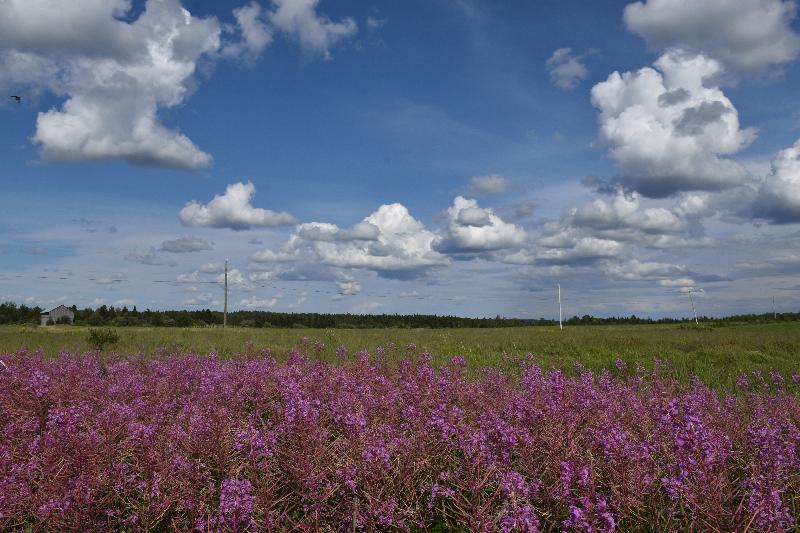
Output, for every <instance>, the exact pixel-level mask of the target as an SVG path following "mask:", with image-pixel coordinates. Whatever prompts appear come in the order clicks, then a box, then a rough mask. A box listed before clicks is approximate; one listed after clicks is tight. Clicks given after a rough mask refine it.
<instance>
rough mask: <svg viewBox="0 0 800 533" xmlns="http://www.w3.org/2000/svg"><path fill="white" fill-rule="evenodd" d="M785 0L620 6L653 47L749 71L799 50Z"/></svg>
mask: <svg viewBox="0 0 800 533" xmlns="http://www.w3.org/2000/svg"><path fill="white" fill-rule="evenodd" d="M796 15H797V5H796V4H795V2H793V1H790V0H696V1H687V0H646V1H644V2H634V3H632V4H629V5H628V6H627V7H626V8H625V12H624V19H625V24H626V25H627V27H628V29H630V30H631V31H633V32H635V33H637V34H639V35H641V36H642V37H643V38H644V39H645V40H646V41H647V44H648V45H649V47H650V48H652V49H655V50H665V49H668V48H681V49H683V50H686V51H689V52H694V53H701V54H705V55H707V56H710V57H713V58H715V59H717V60H719V61H721V62H722V63H723V64H724V65H725V66H726V67H729V68H732V69H735V70H740V71H752V70H757V69H761V68H764V67H768V66H771V65H780V64H782V63H787V62H789V61H792V60H794V59H796V58H797V56H798V54H800V35H798V33H797V32H796V31H795V30H794V29H793V28H792V22H793V20H794V19H795V17H796Z"/></svg>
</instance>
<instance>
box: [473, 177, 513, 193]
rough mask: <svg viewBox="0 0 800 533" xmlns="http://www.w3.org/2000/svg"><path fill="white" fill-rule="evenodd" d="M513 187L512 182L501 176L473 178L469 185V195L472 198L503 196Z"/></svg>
mask: <svg viewBox="0 0 800 533" xmlns="http://www.w3.org/2000/svg"><path fill="white" fill-rule="evenodd" d="M510 186H511V180H509V179H508V178H506V177H504V176H501V175H499V174H489V175H486V176H473V177H472V178H470V180H469V185H467V194H469V195H472V196H490V195H492V194H503V193H504V192H506V191H507V190H508V188H509V187H510Z"/></svg>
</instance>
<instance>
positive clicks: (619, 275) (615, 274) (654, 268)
mask: <svg viewBox="0 0 800 533" xmlns="http://www.w3.org/2000/svg"><path fill="white" fill-rule="evenodd" d="M606 274H608V275H609V276H611V277H612V278H616V279H622V280H626V281H642V280H668V279H674V278H677V277H681V276H685V275H686V267H684V266H681V265H673V264H670V263H659V262H655V261H639V260H637V259H633V260H631V261H629V262H627V263H620V264H614V265H608V266H607V268H606Z"/></svg>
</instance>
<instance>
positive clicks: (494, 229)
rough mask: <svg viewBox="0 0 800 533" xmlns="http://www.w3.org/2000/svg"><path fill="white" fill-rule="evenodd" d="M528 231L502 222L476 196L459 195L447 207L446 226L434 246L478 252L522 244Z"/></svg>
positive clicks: (450, 251)
mask: <svg viewBox="0 0 800 533" xmlns="http://www.w3.org/2000/svg"><path fill="white" fill-rule="evenodd" d="M525 237H526V234H525V230H523V229H522V228H519V227H517V226H516V225H514V224H511V223H509V222H505V221H503V220H502V219H501V218H500V217H499V216H497V215H496V214H494V211H492V210H491V209H488V208H482V207H480V206H479V205H478V202H477V201H476V200H473V199H469V198H464V197H463V196H457V197H456V198H455V200H453V205H452V206H451V207H449V208H448V209H447V227H446V228H445V231H444V234H443V235H441V236H439V237H438V238H437V239H436V241H435V242H434V248H435V249H436V250H437V251H439V252H442V253H447V254H464V253H466V254H475V253H482V252H489V251H493V250H500V249H502V248H512V247H518V246H521V245H522V244H523V243H524V241H525Z"/></svg>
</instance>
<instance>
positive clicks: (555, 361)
mask: <svg viewBox="0 0 800 533" xmlns="http://www.w3.org/2000/svg"><path fill="white" fill-rule="evenodd" d="M116 331H117V332H118V333H119V335H120V340H119V342H118V343H117V344H116V345H115V346H113V347H111V348H107V349H106V351H116V352H118V353H120V354H135V353H144V354H154V353H158V351H162V350H160V349H163V348H165V347H166V348H167V351H169V352H175V351H180V352H190V351H192V352H197V353H201V354H207V353H208V352H211V351H215V352H217V353H218V354H219V355H220V356H221V357H229V356H231V355H234V354H236V353H239V352H246V351H252V350H254V349H259V348H262V347H265V346H268V347H270V348H271V349H272V350H273V353H274V354H275V356H276V357H278V358H282V357H284V356H285V355H286V354H287V353H288V352H289V351H290V350H291V349H292V348H294V347H298V346H300V339H301V337H303V336H306V337H308V338H309V339H310V340H311V341H312V342H313V341H314V340H317V339H318V340H321V341H322V342H323V343H325V350H324V351H323V352H322V353H320V354H318V355H317V356H318V357H320V358H322V359H326V360H334V359H335V349H336V347H337V346H339V345H344V346H346V347H347V348H348V350H349V351H350V352H351V353H353V352H356V351H358V350H362V349H366V350H371V351H372V350H374V349H375V348H376V347H378V346H385V345H386V344H387V343H388V342H393V343H395V344H396V345H397V347H398V350H397V352H396V354H404V353H405V346H406V345H407V344H409V343H412V342H413V343H415V344H416V345H417V348H418V351H423V350H427V351H430V352H432V353H433V354H434V362H435V363H437V364H439V363H442V362H443V361H446V360H447V359H449V358H450V357H451V356H453V355H463V356H465V357H466V359H467V363H468V366H469V368H470V369H471V370H473V371H474V370H477V369H479V368H481V367H487V366H491V367H499V368H504V367H507V366H508V365H510V364H511V363H510V362H509V361H508V359H507V358H504V357H503V356H502V354H503V352H506V353H508V354H525V353H528V352H530V353H533V354H534V355H535V356H536V361H537V362H538V363H539V364H540V365H542V366H543V367H545V368H551V367H557V368H562V369H565V370H570V369H572V368H573V366H574V364H575V362H577V361H579V362H580V363H581V364H583V365H584V366H585V367H588V368H591V369H593V370H599V369H601V368H609V367H611V366H612V365H613V361H614V358H616V357H620V358H621V359H622V360H623V361H626V362H627V363H629V364H636V363H639V364H642V365H643V366H645V367H649V366H652V364H653V360H654V358H656V357H658V358H660V359H663V360H668V361H669V362H670V363H671V366H672V369H673V372H674V373H675V375H676V376H677V377H678V378H680V379H682V380H685V379H688V377H689V376H691V375H697V376H699V377H700V378H702V379H703V380H704V381H705V382H706V383H708V384H710V385H712V386H715V387H717V388H719V389H728V388H730V387H731V386H732V385H733V383H734V381H735V379H736V376H737V375H738V374H739V373H740V372H742V371H752V370H760V371H764V372H766V371H769V370H773V369H774V370H777V371H780V372H782V373H783V374H784V375H786V376H790V375H792V374H795V373H798V372H800V323H791V322H786V323H775V324H747V325H730V326H718V327H713V328H698V329H695V328H692V327H687V326H680V325H663V326H662V325H659V326H643V325H636V326H576V327H570V328H566V329H564V331H559V330H558V328H556V327H524V328H499V329H439V330H430V329H368V330H347V329H335V330H333V329H328V330H317V329H248V328H228V329H226V330H223V329H220V328H196V329H195V328H118V329H117V330H116ZM87 333H88V328H84V327H77V326H48V327H26V326H0V352H11V351H15V350H17V349H19V348H21V347H26V348H28V349H37V348H42V349H43V351H44V353H45V355H47V356H52V355H55V354H57V353H58V352H59V351H60V350H62V349H64V350H68V351H77V350H85V349H87V348H89V347H90V346H89V344H88V342H87ZM312 352H313V350H312Z"/></svg>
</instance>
